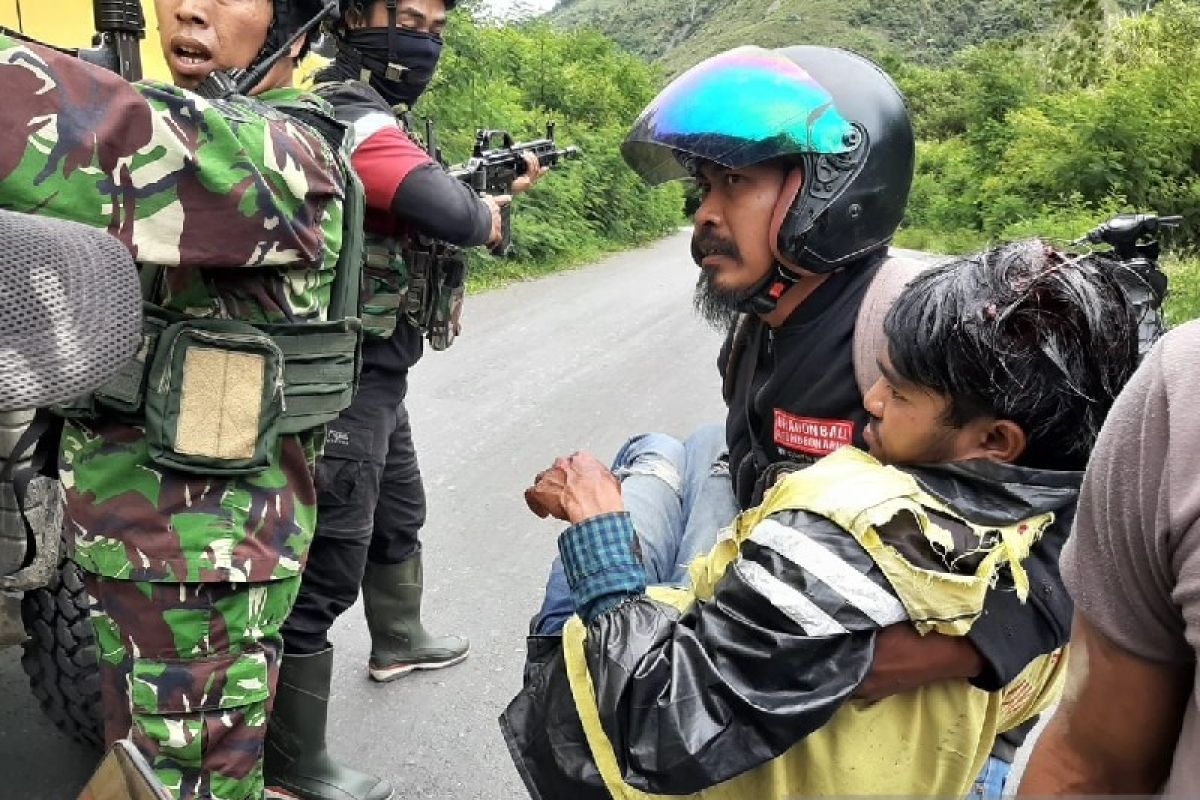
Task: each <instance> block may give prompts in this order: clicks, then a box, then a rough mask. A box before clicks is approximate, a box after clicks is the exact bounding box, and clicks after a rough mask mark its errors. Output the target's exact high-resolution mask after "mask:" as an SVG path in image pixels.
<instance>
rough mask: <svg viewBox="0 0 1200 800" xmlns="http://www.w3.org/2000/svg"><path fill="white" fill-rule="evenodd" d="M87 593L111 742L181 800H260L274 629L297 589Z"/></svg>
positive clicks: (112, 584) (121, 585)
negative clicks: (142, 762)
mask: <svg viewBox="0 0 1200 800" xmlns="http://www.w3.org/2000/svg"><path fill="white" fill-rule="evenodd" d="M86 582H87V587H88V591H89V593H90V594H91V596H92V598H93V602H94V606H93V608H92V624H93V626H94V627H95V630H96V640H97V649H98V650H99V655H100V672H101V680H102V686H103V698H104V712H105V740H106V743H107V744H109V745H111V744H112V742H114V741H115V740H117V739H120V738H124V737H127V736H128V737H129V738H132V739H133V741H134V743H135V744H136V745H137V747H138V749H139V750H140V751H141V752H142V753H143V754H145V756H146V758H147V760H148V761H149V762H150V765H151V767H152V768H153V769H154V771H155V773H156V774H157V775H158V778H159V780H161V781H162V782H163V784H164V785H166V787H167V788H168V790H169V791H170V792H171V794H172V795H173V796H174V797H175V798H177V799H178V800H192V798H213V800H243V798H261V797H262V795H263V775H262V754H263V743H264V740H265V737H266V730H267V727H266V726H267V719H268V717H269V716H270V713H271V700H272V697H273V696H274V689H275V681H276V678H277V677H278V674H279V657H280V654H281V652H282V649H283V646H282V638H281V637H280V633H279V628H280V626H281V625H282V624H283V620H284V619H285V618H286V617H287V615H288V611H289V610H290V609H291V607H292V604H293V602H294V601H295V599H296V592H297V590H298V589H299V586H300V579H299V578H289V579H285V580H279V581H272V582H269V583H194V584H180V583H146V582H139V581H123V580H114V579H111V578H105V577H101V576H98V575H91V574H89V575H88V576H87V581H86Z"/></svg>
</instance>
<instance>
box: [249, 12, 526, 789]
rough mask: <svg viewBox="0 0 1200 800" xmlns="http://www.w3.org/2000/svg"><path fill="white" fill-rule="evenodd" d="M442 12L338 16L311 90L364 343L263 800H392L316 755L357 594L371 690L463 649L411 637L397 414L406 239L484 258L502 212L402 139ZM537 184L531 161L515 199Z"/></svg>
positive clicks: (288, 629) (415, 581) (415, 479)
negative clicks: (333, 166)
mask: <svg viewBox="0 0 1200 800" xmlns="http://www.w3.org/2000/svg"><path fill="white" fill-rule="evenodd" d="M454 4H455V2H454V0H445V2H443V0H398V2H397V0H342V1H341V3H340V10H341V17H340V18H339V19H338V21H337V22H336V23H334V24H332V25H330V26H329V33H330V34H331V35H332V38H333V40H334V43H335V44H336V47H337V55H336V58H335V60H334V62H333V63H332V64H331V65H330V66H329V67H328V68H327V69H325V70H323V71H322V72H320V73H319V74H318V75H317V77H316V80H317V86H316V91H317V92H318V94H320V95H321V96H322V97H323V98H325V99H326V100H328V101H329V102H330V103H331V104H332V105H333V107H334V109H335V110H336V112H337V115H338V118H339V120H341V121H342V122H343V123H345V124H346V125H347V126H348V127H349V129H350V136H351V146H350V150H351V164H352V165H353V167H354V169H355V172H357V174H358V176H359V179H360V180H361V181H362V184H363V188H364V190H365V194H366V200H367V210H368V213H367V225H366V228H367V230H366V253H367V257H366V264H365V270H366V276H367V280H366V295H365V296H364V297H363V301H362V308H363V321H364V328H365V330H366V334H367V340H366V342H365V345H364V348H363V370H362V378H361V383H360V388H359V393H358V395H357V396H356V397H355V399H354V403H353V404H352V405H351V406H350V408H349V409H347V410H346V412H345V413H344V414H342V416H341V417H340V418H339V419H338V420H337V421H336V422H335V423H333V424H332V425H331V426H330V428H329V432H328V436H327V438H326V442H325V452H324V455H323V458H322V460H321V463H320V466H319V468H318V476H319V479H318V485H319V487H320V492H319V494H318V503H319V508H320V513H319V515H318V520H319V524H318V527H317V536H316V539H315V540H314V541H313V557H312V560H311V562H310V563H309V566H308V568H307V569H306V570H305V573H304V577H303V580H302V582H301V587H300V594H299V597H298V598H297V601H296V606H295V608H294V609H293V611H292V614H291V616H290V617H288V620H287V622H286V623H285V624H284V627H283V636H284V642H285V650H286V655H285V656H284V659H283V667H282V670H281V672H280V680H279V701H278V704H277V705H276V708H275V710H274V713H273V715H272V718H271V731H270V736H269V738H268V742H267V760H266V772H267V784H268V786H269V787H277V788H279V789H282V790H285V791H287V792H289V793H291V794H294V795H298V796H300V797H303V798H314V799H315V798H351V797H352V798H370V800H377V798H384V797H387V796H388V793H390V791H391V788H390V786H388V785H387V784H386V783H385V782H383V781H381V780H380V779H379V778H377V777H375V776H372V775H367V774H364V773H361V772H358V771H355V770H352V769H348V768H345V767H342V766H340V765H338V764H336V763H335V762H334V761H333V760H332V759H331V758H330V757H329V754H328V752H327V750H326V746H325V729H326V720H327V703H328V698H329V684H330V677H331V675H332V670H333V647H332V645H331V644H330V642H329V639H328V633H329V629H330V627H331V626H332V624H333V622H334V620H335V619H337V617H338V615H340V614H341V613H342V612H343V611H345V610H346V609H348V608H349V607H350V606H352V605H353V604H354V601H355V599H356V598H357V596H358V590H359V586H360V585H361V586H362V592H363V605H364V608H365V611H366V617H367V627H368V629H369V630H370V633H371V655H370V661H369V664H368V671H369V673H368V674H369V675H370V677H371V678H372V679H373V680H376V681H391V680H394V679H396V678H399V677H401V676H402V675H405V674H407V673H409V672H411V671H413V670H417V669H439V668H443V667H449V666H451V665H454V664H457V663H459V662H461V661H462V660H463V659H465V658H466V656H467V652H468V648H469V643H468V641H467V639H466V638H464V637H461V636H435V635H432V634H430V633H428V632H427V631H426V630H425V628H424V627H423V626H422V624H421V596H422V585H423V579H422V563H421V542H420V540H419V538H418V535H419V533H420V531H421V527H422V525H423V524H424V522H425V490H424V487H423V486H422V482H421V472H420V468H419V466H418V463H417V455H416V450H415V448H414V446H413V439H412V430H411V428H410V427H409V419H408V412H407V410H406V409H405V407H404V399H405V395H406V393H407V387H408V370H409V369H410V368H411V367H412V366H413V365H414V364H415V363H416V362H417V360H418V359H419V358H420V357H421V354H422V350H423V344H422V337H423V336H425V335H427V334H428V333H429V329H428V328H423V327H422V323H421V322H420V320H421V319H424V318H427V315H426V314H422V313H417V314H410V313H406V310H405V305H406V303H405V300H406V293H407V292H406V289H407V273H408V270H407V268H406V265H405V262H406V259H407V260H411V258H410V254H411V252H412V250H413V248H414V246H416V245H418V242H417V236H418V235H421V236H424V237H428V238H429V239H434V240H440V241H444V242H450V243H452V244H454V245H458V246H474V245H483V244H489V243H493V242H495V241H497V240H498V239H499V238H500V231H501V222H500V208H501V206H503V205H505V204H506V203H508V201H509V197H507V196H500V197H489V196H486V195H485V196H482V197H481V196H478V195H477V194H476V193H475V192H474V191H473V190H471V189H470V188H469V187H467V186H466V185H465V184H463V183H462V182H460V181H458V180H456V179H454V178H452V177H451V176H450V175H448V174H447V172H446V171H445V170H444V169H443V168H442V167H441V166H440V165H439V164H437V163H436V162H435V161H434V159H433V158H431V157H430V156H429V155H428V154H427V153H426V151H425V150H424V149H422V148H421V147H420V146H419V145H418V144H417V143H416V142H415V141H414V140H413V139H412V138H411V137H410V135H409V134H408V132H407V129H406V123H405V116H406V114H405V112H406V111H407V110H408V108H410V107H411V106H412V105H413V104H414V103H415V102H416V101H417V99H418V98H419V97H420V96H421V94H422V93H423V92H424V91H425V88H426V87H427V86H428V84H429V82H430V80H431V79H432V77H433V73H434V70H435V68H436V67H437V63H438V59H439V56H440V54H441V48H442V39H441V33H442V29H443V28H444V27H445V25H446V12H447V10H448V9H452V8H453V7H454ZM541 174H542V171H541V169H540V168H539V166H538V163H537V160H536V158H534V157H533V156H530V157H529V158H528V159H527V163H526V177H524V178H521V179H518V182H517V183H516V184H515V185H514V187H513V191H514V193H516V192H520V191H523V190H524V189H526V188H528V187H529V186H530V185H531V184H532V183H533V181H534V180H536V179H537V178H538V177H540V175H541ZM444 291H445V287H438V288H437V290H435V291H434V292H433V293H432V295H431V298H427V302H430V303H433V304H436V305H439V306H442V307H443V310H444V307H445V306H446V305H448V303H446V298H445V297H444V296H443V297H441V298H439V296H438V295H439V294H440V293H442V292H444ZM422 310H423V311H424V310H426V309H422ZM451 324H455V325H456V324H457V320H453V321H451Z"/></svg>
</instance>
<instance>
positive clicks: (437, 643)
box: [362, 553, 471, 681]
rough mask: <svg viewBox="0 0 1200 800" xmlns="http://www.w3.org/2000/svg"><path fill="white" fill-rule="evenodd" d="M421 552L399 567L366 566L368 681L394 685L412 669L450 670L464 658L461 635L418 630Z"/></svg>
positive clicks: (466, 643)
mask: <svg viewBox="0 0 1200 800" xmlns="http://www.w3.org/2000/svg"><path fill="white" fill-rule="evenodd" d="M422 574H423V573H422V569H421V554H420V553H417V554H416V555H415V556H413V557H412V558H410V559H408V560H407V561H403V562H401V563H399V564H372V563H370V562H367V571H366V574H365V575H364V576H363V584H362V593H363V607H364V608H365V609H366V613H367V629H368V630H369V631H370V632H371V660H370V663H369V664H368V669H369V670H370V674H371V679H372V680H376V681H394V680H396V678H399V677H400V676H402V675H407V674H408V673H410V672H412V671H413V670H415V669H442V668H443V667H452V666H454V665H455V664H458V663H460V662H461V661H462V660H463V659H465V658H466V657H467V653H468V651H469V650H470V649H471V643H470V642H469V641H467V640H466V639H465V638H463V637H462V636H431V635H430V634H429V633H427V632H426V631H425V628H423V627H422V626H421V587H422Z"/></svg>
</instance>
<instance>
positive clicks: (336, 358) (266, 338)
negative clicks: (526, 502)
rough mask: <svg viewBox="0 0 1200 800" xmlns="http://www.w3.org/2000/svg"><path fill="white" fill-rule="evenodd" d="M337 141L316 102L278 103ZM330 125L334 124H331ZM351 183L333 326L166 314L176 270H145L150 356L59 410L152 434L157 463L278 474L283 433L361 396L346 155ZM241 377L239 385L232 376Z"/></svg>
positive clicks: (360, 213) (357, 212)
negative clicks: (271, 469) (166, 283)
mask: <svg viewBox="0 0 1200 800" xmlns="http://www.w3.org/2000/svg"><path fill="white" fill-rule="evenodd" d="M271 107H272V108H273V109H275V110H277V111H281V112H283V113H286V114H289V115H290V116H293V117H295V118H297V119H300V120H301V121H305V122H308V123H309V124H310V126H311V127H313V128H314V129H316V130H317V131H318V132H319V133H321V134H322V135H324V136H325V137H326V138H329V136H330V133H329V127H330V126H336V125H337V123H334V122H332V121H331V120H329V119H328V118H327V117H325V116H324V112H323V110H322V109H321V108H320V106H318V105H316V104H308V103H305V102H303V100H298V101H295V102H284V103H273V104H271ZM322 123H325V124H322ZM330 149H331V150H332V152H333V153H334V156H335V158H336V159H337V160H338V163H339V166H340V168H341V170H342V173H343V175H344V177H345V196H344V201H343V216H342V220H343V222H342V242H341V248H340V249H339V251H338V259H337V265H336V269H335V273H334V279H333V282H332V284H331V286H330V298H329V307H328V312H327V315H326V319H325V321H323V322H308V323H280V324H268V323H251V322H245V321H241V320H237V319H215V318H209V317H193V316H189V315H187V314H183V313H180V312H178V311H175V310H172V309H167V308H164V307H162V306H160V305H158V304H156V303H155V302H154V301H155V300H156V299H157V298H158V297H159V288H160V282H161V280H162V279H163V275H164V268H163V267H161V266H158V265H154V264H139V265H138V269H139V271H140V273H141V278H142V296H143V298H144V303H143V313H144V318H145V324H144V328H143V335H142V347H141V349H140V351H139V352H138V354H137V355H136V356H135V357H134V358H133V359H132V360H131V361H130V362H129V363H128V364H127V365H126V366H125V367H124V368H123V369H122V370H121V371H120V372H119V373H117V375H115V376H114V377H113V378H112V379H110V380H109V381H108V382H107V383H105V384H104V385H102V386H101V387H100V388H99V389H97V390H96V391H95V392H93V393H92V394H90V395H87V396H85V397H82V398H79V399H77V400H76V401H74V402H72V403H71V404H69V405H65V406H60V407H58V408H56V409H55V410H56V411H57V412H58V413H60V414H61V415H62V416H65V417H68V418H74V419H89V418H95V417H98V416H100V415H103V416H105V417H107V418H113V419H117V420H120V421H124V422H127V423H130V424H135V425H140V426H144V427H145V430H146V440H147V445H148V447H149V452H150V456H151V458H152V459H153V460H154V461H155V462H156V463H158V464H160V465H162V466H166V467H170V468H172V469H178V470H181V471H183V472H189V473H194V474H201V475H245V474H255V473H258V472H261V471H262V470H264V469H266V468H267V466H268V465H269V460H270V457H271V454H272V453H273V452H274V450H275V447H274V443H275V442H276V441H277V440H278V437H279V436H281V435H287V434H299V433H304V432H306V431H310V430H312V429H313V428H316V427H318V426H321V425H324V424H327V423H329V422H332V421H333V420H334V419H336V418H337V417H338V415H339V414H340V413H341V412H342V411H343V410H344V409H346V408H347V407H348V406H349V405H350V402H351V400H352V399H353V397H354V392H355V389H356V388H357V385H358V375H359V370H360V367H361V355H362V322H361V321H360V318H359V302H360V291H361V285H362V265H363V219H364V216H365V198H364V194H363V189H362V185H361V183H359V180H358V178H357V176H356V175H355V173H354V171H353V170H352V169H351V167H350V164H349V163H348V160H347V159H346V158H345V156H344V154H343V153H342V151H341V150H340V148H339V147H338V146H336V145H335V144H334V143H332V142H331V146H330ZM230 375H233V376H236V378H237V379H236V380H228V379H227V376H230Z"/></svg>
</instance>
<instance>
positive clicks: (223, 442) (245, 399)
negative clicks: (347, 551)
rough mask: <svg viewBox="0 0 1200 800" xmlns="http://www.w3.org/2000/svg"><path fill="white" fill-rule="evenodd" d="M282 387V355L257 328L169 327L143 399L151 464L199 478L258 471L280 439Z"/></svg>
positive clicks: (213, 323)
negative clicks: (197, 475)
mask: <svg viewBox="0 0 1200 800" xmlns="http://www.w3.org/2000/svg"><path fill="white" fill-rule="evenodd" d="M283 388H284V384H283V353H282V352H281V351H280V349H279V346H278V345H277V344H276V343H275V342H274V341H273V340H272V339H271V337H270V336H268V335H266V334H264V333H263V332H262V331H260V330H258V329H256V328H255V327H253V326H251V325H248V324H246V323H242V322H236V321H232V320H189V321H187V322H180V323H176V324H174V325H171V326H169V327H168V328H166V330H164V331H163V333H162V334H161V336H160V337H159V340H158V346H157V348H156V351H155V354H154V359H153V362H152V365H151V367H150V373H149V381H148V391H147V392H146V441H147V444H148V446H149V449H150V457H151V458H152V459H153V460H154V461H155V462H156V463H158V464H160V465H162V466H165V467H170V468H172V469H178V470H182V471H184V472H191V473H196V474H200V475H248V474H255V473H258V472H261V471H262V470H264V469H266V468H267V467H268V466H269V465H270V462H271V458H272V456H273V454H274V452H275V450H276V444H277V443H278V440H279V421H280V416H281V415H282V413H283V404H284V395H283Z"/></svg>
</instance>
